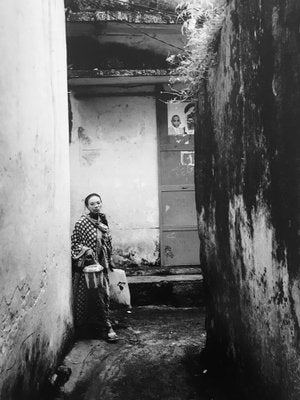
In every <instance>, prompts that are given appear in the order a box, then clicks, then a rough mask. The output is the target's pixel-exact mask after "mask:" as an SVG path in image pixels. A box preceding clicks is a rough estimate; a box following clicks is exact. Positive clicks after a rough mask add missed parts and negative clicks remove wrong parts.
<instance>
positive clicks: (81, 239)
mask: <svg viewBox="0 0 300 400" xmlns="http://www.w3.org/2000/svg"><path fill="white" fill-rule="evenodd" d="M84 203H85V206H86V208H87V209H88V211H89V213H88V214H87V215H83V216H82V217H81V218H80V219H79V220H78V221H77V222H76V224H75V227H74V230H73V234H72V237H71V242H72V247H71V250H72V259H73V260H74V263H73V264H75V267H74V274H73V294H74V320H75V321H74V322H75V329H76V330H77V332H78V334H82V333H84V332H86V331H87V329H91V328H92V329H93V328H96V330H98V331H99V330H100V334H101V336H102V337H104V338H105V339H106V340H107V341H109V342H115V341H117V340H118V337H117V335H116V333H115V332H114V330H113V329H112V325H111V322H110V319H109V289H108V272H107V271H108V268H111V267H110V263H111V248H112V246H111V236H110V233H109V229H108V223H107V219H106V217H105V215H104V214H102V213H101V212H100V211H101V207H102V200H101V197H100V196H99V195H98V194H97V193H91V194H89V195H88V196H87V197H86V198H85V200H84ZM95 261H96V262H98V263H99V264H100V265H102V266H103V267H104V270H103V273H102V274H103V280H101V283H100V284H99V285H98V287H97V288H95V289H88V288H87V285H86V281H85V277H84V273H83V272H82V270H83V267H84V266H85V265H87V264H88V263H90V264H91V263H94V262H95Z"/></svg>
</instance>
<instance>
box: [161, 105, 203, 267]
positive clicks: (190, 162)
mask: <svg viewBox="0 0 300 400" xmlns="http://www.w3.org/2000/svg"><path fill="white" fill-rule="evenodd" d="M169 111H170V110H169ZM169 111H168V106H167V104H166V103H165V102H164V103H163V102H159V101H158V105H157V117H158V132H159V141H158V143H159V148H158V150H159V162H160V164H159V166H160V171H159V174H160V232H161V263H162V266H163V267H172V266H174V267H176V266H178V267H179V266H186V267H187V268H188V266H191V265H195V266H198V265H199V264H200V260H199V247H200V245H199V237H198V233H197V228H196V227H197V217H196V205H195V192H194V164H195V163H194V135H193V134H190V133H188V132H191V131H192V130H191V129H190V127H188V125H187V123H186V121H187V120H186V119H185V114H184V111H186V106H185V105H182V106H181V109H180V107H177V108H174V107H173V108H171V112H169ZM175 119H177V124H176V121H175ZM179 120H180V121H179ZM172 122H174V124H173V125H172Z"/></svg>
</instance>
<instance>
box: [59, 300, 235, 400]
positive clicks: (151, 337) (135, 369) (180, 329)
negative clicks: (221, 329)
mask: <svg viewBox="0 0 300 400" xmlns="http://www.w3.org/2000/svg"><path fill="white" fill-rule="evenodd" d="M119 318H120V315H119ZM204 320H205V313H204V309H203V308H171V307H153V306H152V307H137V308H134V309H133V310H132V314H130V315H127V316H126V318H125V319H124V318H123V317H121V319H119V326H117V329H116V330H117V333H118V335H119V337H120V340H119V342H118V343H114V344H111V343H106V342H105V341H103V340H96V339H89V340H81V341H78V342H76V343H75V345H74V347H73V349H72V350H71V352H70V353H69V354H68V355H67V357H66V359H65V362H64V364H65V365H66V366H67V367H70V368H71V369H72V375H71V377H70V379H69V381H68V382H67V383H66V384H65V386H64V389H63V391H64V393H63V394H61V395H60V396H59V398H60V399H65V400H225V399H226V400H232V399H235V398H236V397H235V396H233V397H231V396H227V395H225V393H224V391H223V389H222V385H221V387H217V386H218V385H217V386H216V385H215V383H216V382H215V380H214V379H211V378H210V377H209V372H208V371H207V369H206V367H205V366H204V364H203V363H202V362H201V352H202V350H203V348H204V346H205V329H204Z"/></svg>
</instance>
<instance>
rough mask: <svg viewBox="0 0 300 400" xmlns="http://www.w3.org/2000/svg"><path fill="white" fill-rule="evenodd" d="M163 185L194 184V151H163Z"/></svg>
mask: <svg viewBox="0 0 300 400" xmlns="http://www.w3.org/2000/svg"><path fill="white" fill-rule="evenodd" d="M160 159H161V184H162V185H182V184H194V151H191V150H184V151H178V150H175V151H161V153H160Z"/></svg>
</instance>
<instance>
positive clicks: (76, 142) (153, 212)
mask: <svg viewBox="0 0 300 400" xmlns="http://www.w3.org/2000/svg"><path fill="white" fill-rule="evenodd" d="M71 110H72V116H73V121H72V125H73V129H72V138H71V147H70V151H71V153H70V156H71V219H72V226H73V224H74V222H75V221H76V219H78V217H79V216H80V215H82V214H83V213H84V212H85V210H84V204H83V199H84V198H85V196H86V195H87V194H88V193H91V192H98V193H100V194H101V196H102V200H103V207H104V208H103V211H104V212H105V213H106V214H107V218H108V221H109V224H110V228H111V231H112V236H113V246H114V260H115V262H116V263H117V264H120V265H123V266H124V265H125V266H126V265H131V266H134V265H136V266H141V265H155V264H156V263H157V261H158V257H159V252H158V248H159V244H158V243H159V222H158V220H159V209H158V161H157V132H156V131H157V129H156V110H155V99H154V97H151V96H131V97H128V96H111V97H107V96H105V97H89V98H80V99H76V98H75V97H72V99H71Z"/></svg>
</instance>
